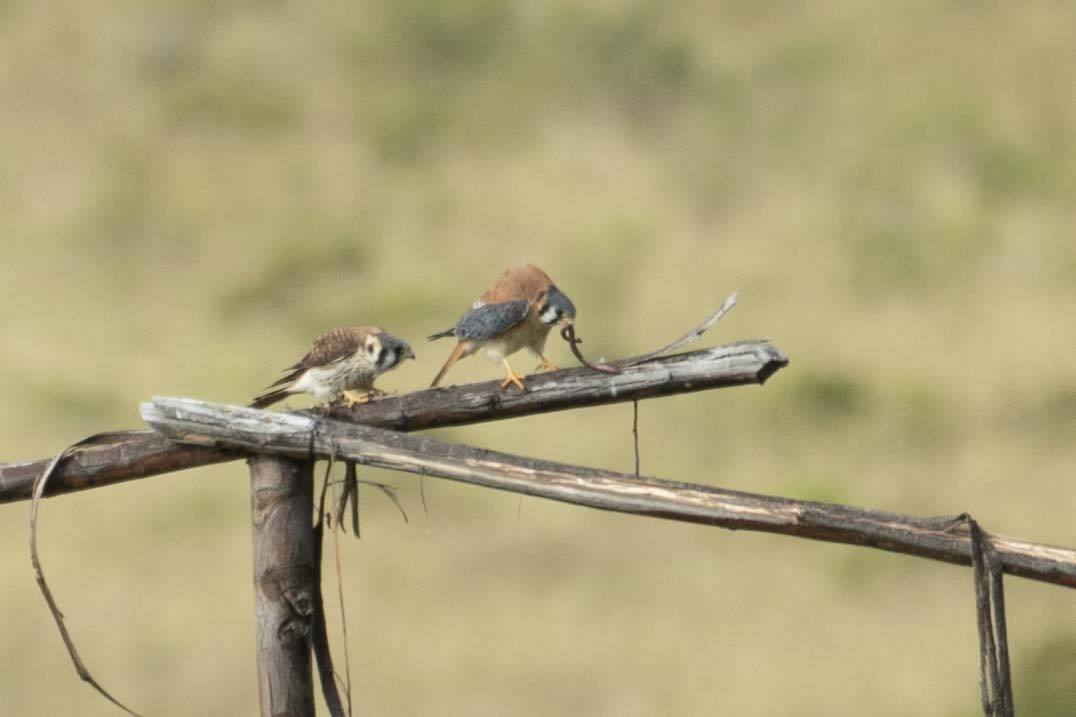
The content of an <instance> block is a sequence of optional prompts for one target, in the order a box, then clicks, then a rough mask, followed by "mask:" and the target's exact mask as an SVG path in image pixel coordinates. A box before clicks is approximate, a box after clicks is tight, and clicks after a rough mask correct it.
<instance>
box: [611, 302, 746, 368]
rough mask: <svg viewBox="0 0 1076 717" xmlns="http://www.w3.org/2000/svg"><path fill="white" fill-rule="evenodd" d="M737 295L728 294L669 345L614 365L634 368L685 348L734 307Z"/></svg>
mask: <svg viewBox="0 0 1076 717" xmlns="http://www.w3.org/2000/svg"><path fill="white" fill-rule="evenodd" d="M738 293H739V292H736V291H734V292H732V293H731V294H729V295H728V297H727V298H726V299H725V300H724V301H723V302H721V306H719V307H717V309H716V310H715V311H714V312H713V313H712V314H710V315H709V316H707V317H706V320H705V321H703V322H702V323H701V324H699V325H698V326H696V327H695V328H693V329H692V330H691V331H689V332H687V333H686V334H684V335H683V336H681V337H680V338H678V339H677V340H676V341H673V342H672V343H671V344H668V345H667V346H662V347H661V348H660V349H656V350H654V351H651V352H650V353H645V354H641V355H639V356H631V357H629V358H626V359H623V360H620V361H617V362H616V364H617V365H618V366H634V365H635V364H639V363H644V362H646V361H651V360H653V359H656V358H659V357H661V356H664V355H665V354H668V353H672V352H673V351H675V350H676V349H678V348H680V347H681V346H686V345H688V344H690V343H691V342H693V341H697V340H698V338H699V337H700V336H702V335H703V334H704V333H706V331H707V330H708V329H709V328H710V327H711V326H713V325H714V324H716V323H717V322H718V321H719V320H720V319H721V317H722V316H724V315H725V314H727V313H728V312H729V310H730V309H731V308H732V307H733V306H735V305H736V297H737V295H738Z"/></svg>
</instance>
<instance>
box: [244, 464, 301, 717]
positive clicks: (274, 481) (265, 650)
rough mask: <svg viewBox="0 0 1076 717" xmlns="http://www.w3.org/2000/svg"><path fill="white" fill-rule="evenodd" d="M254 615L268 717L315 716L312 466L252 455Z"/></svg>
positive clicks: (261, 688) (260, 682)
mask: <svg viewBox="0 0 1076 717" xmlns="http://www.w3.org/2000/svg"><path fill="white" fill-rule="evenodd" d="M249 463H250V495H251V516H252V521H251V522H252V526H253V537H254V617H255V620H256V630H257V654H258V697H259V701H260V704H261V715H262V717H313V715H314V687H313V685H314V683H313V676H312V672H311V664H310V655H311V650H310V630H311V622H312V619H313V614H314V610H315V609H316V600H315V595H316V586H315V584H314V580H315V577H316V575H317V569H316V566H315V563H314V531H313V525H312V524H311V515H312V511H313V505H314V503H313V500H314V488H313V485H314V481H313V463H312V462H311V461H297V460H291V459H287V458H281V457H279V456H268V455H256V456H253V457H252V458H250V460H249Z"/></svg>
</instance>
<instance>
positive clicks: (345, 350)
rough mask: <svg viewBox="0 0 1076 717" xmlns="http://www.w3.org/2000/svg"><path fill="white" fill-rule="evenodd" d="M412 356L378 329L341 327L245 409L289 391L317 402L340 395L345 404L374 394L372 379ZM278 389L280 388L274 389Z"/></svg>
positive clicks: (321, 338)
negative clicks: (309, 395) (305, 395)
mask: <svg viewBox="0 0 1076 717" xmlns="http://www.w3.org/2000/svg"><path fill="white" fill-rule="evenodd" d="M409 358H410V359H413V358H415V354H414V352H412V351H411V347H410V346H409V345H408V344H407V342H406V341H403V340H401V339H398V338H396V337H395V336H393V335H392V334H390V333H388V332H386V331H385V330H384V329H382V328H381V327H380V326H346V327H342V328H338V329H333V330H331V331H328V332H326V333H324V334H322V335H321V336H319V337H317V338H316V339H314V347H313V348H311V349H310V352H309V353H307V355H306V356H303V358H302V359H301V360H300V361H299V363H297V364H295V365H293V366H289V367H288V368H286V369H284V370H285V371H287V372H288V373H287V374H286V375H284V376H283V377H282V378H281V379H280V380H279V381H277V382H276V383H273V384H271V385H269V386H268V388H270V389H273V390H271V391H267V392H266V393H264V394H262V395H261V396H258V397H257V398H255V399H254V402H253V403H251V404H250V406H251V408H265V407H266V406H269V405H272V404H274V403H276V402H277V401H279V400H281V399H283V398H286V397H287V396H288V395H290V394H293V393H310V394H313V396H314V398H315V399H317V400H319V401H326V402H331V401H336V400H338V399H340V398H341V397H343V398H344V399H345V400H346V402H347V405H348V406H353V405H355V404H356V403H362V402H363V401H366V400H368V399H369V398H370V396H372V395H374V394H375V393H377V392H378V391H377V389H375V388H374V379H376V378H377V377H378V376H380V375H381V374H383V373H385V372H386V371H389V370H391V369H393V368H395V367H396V366H397V365H398V364H399V363H400V362H401V361H403V360H404V359H409ZM277 386H280V388H277Z"/></svg>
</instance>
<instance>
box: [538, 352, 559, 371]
mask: <svg viewBox="0 0 1076 717" xmlns="http://www.w3.org/2000/svg"><path fill="white" fill-rule="evenodd" d="M538 358H540V359H542V362H541V363H540V364H538V366H536V367H535V369H534V370H535V371H556V370H557V369H559V368H560V366H558V365H556V364H555V363H553V362H552V361H550V360H549V359H547V358H546V357H545V356H542V355H541V354H539V355H538Z"/></svg>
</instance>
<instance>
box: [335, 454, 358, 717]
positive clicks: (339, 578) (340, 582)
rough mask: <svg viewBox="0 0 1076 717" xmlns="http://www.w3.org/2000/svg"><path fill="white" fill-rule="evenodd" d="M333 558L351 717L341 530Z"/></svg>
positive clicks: (336, 534) (356, 501)
mask: <svg viewBox="0 0 1076 717" xmlns="http://www.w3.org/2000/svg"><path fill="white" fill-rule="evenodd" d="M348 465H349V466H354V465H355V464H354V463H349V464H348ZM358 490H359V488H358V486H357V485H356V486H355V503H356V505H357V504H358V502H359V501H358V495H359V493H358ZM357 526H358V523H356V530H355V535H356V536H358V534H359V533H358V527H357ZM333 559H334V560H335V561H336V599H337V602H339V603H340V630H341V632H342V633H343V639H344V676H345V683H344V695H345V697H346V698H347V714H348V717H351V715H352V714H353V713H352V711H351V650H350V649H349V647H348V640H347V610H345V609H344V579H343V575H344V571H343V569H342V568H341V567H340V533H339V531H336V530H334V531H333Z"/></svg>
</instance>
